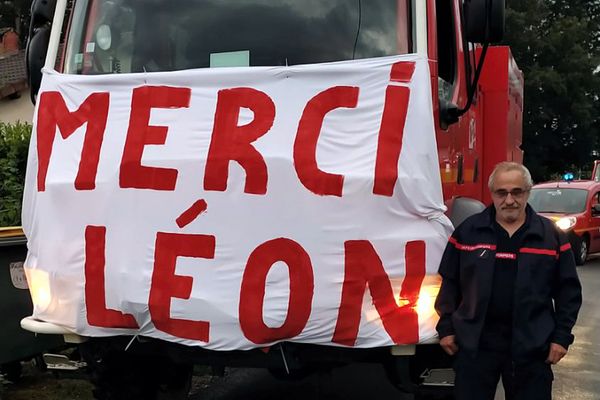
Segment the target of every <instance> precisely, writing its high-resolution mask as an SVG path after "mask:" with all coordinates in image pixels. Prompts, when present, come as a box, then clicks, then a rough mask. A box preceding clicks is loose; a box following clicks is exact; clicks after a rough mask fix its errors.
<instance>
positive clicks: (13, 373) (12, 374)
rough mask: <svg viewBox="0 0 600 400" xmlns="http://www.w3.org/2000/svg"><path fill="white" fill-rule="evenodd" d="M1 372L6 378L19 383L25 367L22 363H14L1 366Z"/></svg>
mask: <svg viewBox="0 0 600 400" xmlns="http://www.w3.org/2000/svg"><path fill="white" fill-rule="evenodd" d="M0 372H2V374H3V375H4V377H5V378H6V379H7V380H9V381H11V382H13V383H16V382H19V380H21V374H22V373H23V366H22V365H21V362H20V361H12V362H9V363H6V364H2V365H1V366H0Z"/></svg>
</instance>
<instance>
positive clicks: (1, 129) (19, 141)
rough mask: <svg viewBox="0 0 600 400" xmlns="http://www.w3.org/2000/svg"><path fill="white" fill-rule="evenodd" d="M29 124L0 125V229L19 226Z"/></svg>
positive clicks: (29, 132)
mask: <svg viewBox="0 0 600 400" xmlns="http://www.w3.org/2000/svg"><path fill="white" fill-rule="evenodd" d="M30 137H31V125H30V124H28V123H21V122H17V123H15V124H7V123H4V122H0V227H1V226H19V225H21V201H22V200H23V183H24V182H25V167H26V166H27V150H28V148H29V138H30Z"/></svg>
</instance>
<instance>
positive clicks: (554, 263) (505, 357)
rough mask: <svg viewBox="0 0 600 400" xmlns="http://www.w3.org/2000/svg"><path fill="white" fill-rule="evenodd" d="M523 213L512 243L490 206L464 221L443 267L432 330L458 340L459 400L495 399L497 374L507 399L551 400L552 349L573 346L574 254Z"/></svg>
mask: <svg viewBox="0 0 600 400" xmlns="http://www.w3.org/2000/svg"><path fill="white" fill-rule="evenodd" d="M526 213H527V217H526V222H525V224H524V225H523V226H522V227H521V228H520V229H519V230H518V231H517V232H515V234H514V235H513V236H512V237H509V236H508V234H507V233H506V231H504V229H503V228H502V227H500V226H499V225H498V224H497V222H496V220H495V210H494V208H493V207H488V208H487V209H486V210H484V211H483V212H481V213H479V214H477V215H474V216H472V217H470V218H468V219H467V220H465V221H464V222H463V223H462V224H461V225H460V226H459V227H458V228H457V229H456V230H455V232H454V233H453V234H452V236H451V238H450V239H449V242H448V245H447V247H446V251H445V252H444V256H443V258H442V261H441V263H440V269H439V273H440V275H441V276H442V278H443V281H442V286H441V289H440V292H439V294H438V298H437V300H436V309H437V311H438V313H439V315H440V321H439V323H438V325H437V331H438V333H439V336H440V338H442V337H445V336H448V335H456V342H457V345H458V346H459V354H458V355H457V364H456V372H457V377H456V389H457V398H459V399H477V400H482V399H486V398H492V399H493V392H495V387H496V385H497V382H498V379H499V376H500V375H503V376H504V375H506V376H505V378H504V379H503V381H504V383H505V385H507V383H508V384H510V387H508V388H507V389H508V390H507V394H508V395H509V397H508V398H527V399H528V400H533V399H549V398H550V397H549V396H550V392H551V382H552V371H551V370H550V367H549V366H548V365H546V364H545V363H544V361H545V359H546V357H547V355H548V352H549V347H550V343H552V342H553V343H557V344H560V345H561V346H563V347H564V348H568V346H569V345H570V344H571V343H572V342H573V335H572V334H571V330H572V328H573V326H574V325H575V321H576V319H577V314H578V312H579V308H580V307H581V285H580V283H579V279H578V277H577V272H576V269H575V260H574V257H573V252H572V251H571V248H570V245H569V243H568V240H567V238H566V236H565V235H564V233H563V232H561V231H559V230H558V229H557V228H556V227H555V225H554V223H552V222H551V221H550V220H548V219H546V218H544V217H541V216H539V215H537V214H536V213H535V212H534V211H533V210H532V209H531V207H529V206H527V208H526ZM540 385H541V386H540ZM536 386H537V389H536V390H530V391H531V393H526V392H528V390H526V389H525V387H532V388H536ZM479 389H480V391H479V392H473V390H479ZM519 389H520V390H519ZM461 390H462V391H463V392H462V393H461ZM515 390H516V393H514V396H516V397H513V396H512V395H511V394H510V393H513V392H515ZM490 392H491V393H492V394H491V397H489V393H490ZM525 396H526V397H525Z"/></svg>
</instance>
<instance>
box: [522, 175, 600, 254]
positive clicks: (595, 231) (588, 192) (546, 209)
mask: <svg viewBox="0 0 600 400" xmlns="http://www.w3.org/2000/svg"><path fill="white" fill-rule="evenodd" d="M529 204H530V205H531V206H532V207H533V209H534V210H536V211H537V212H538V213H540V214H541V215H544V216H545V217H548V218H550V219H551V220H553V221H554V222H555V223H556V225H557V226H558V227H559V228H560V229H562V230H563V231H565V232H567V234H568V236H569V241H570V242H571V246H572V247H573V252H574V253H575V261H576V262H577V265H583V264H584V263H585V260H586V259H587V257H588V254H590V253H597V252H600V182H598V181H595V180H578V181H570V182H569V181H557V182H546V183H541V184H538V185H535V186H534V187H533V188H532V189H531V195H530V196H529Z"/></svg>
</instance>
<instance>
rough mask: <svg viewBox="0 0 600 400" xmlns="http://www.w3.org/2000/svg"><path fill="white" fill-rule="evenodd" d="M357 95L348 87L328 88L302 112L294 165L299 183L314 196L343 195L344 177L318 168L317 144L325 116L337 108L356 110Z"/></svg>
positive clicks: (352, 88) (353, 88) (295, 145)
mask: <svg viewBox="0 0 600 400" xmlns="http://www.w3.org/2000/svg"><path fill="white" fill-rule="evenodd" d="M358 92H359V89H358V88H357V87H350V86H336V87H332V88H329V89H327V90H325V91H323V92H321V93H319V94H318V95H316V96H315V97H313V98H312V99H310V100H309V102H308V103H307V104H306V107H305V108H304V111H303V113H302V118H301V119H300V123H299V124H298V133H297V135H296V140H295V141H294V166H295V168H296V174H297V175H298V178H299V179H300V182H302V184H303V185H304V187H306V188H307V189H308V190H310V191H311V192H313V193H315V194H317V195H330V196H342V188H343V185H344V176H343V175H338V174H330V173H327V172H324V171H322V170H320V169H319V166H318V165H317V142H318V140H319V135H320V134H321V129H322V127H323V120H324V119H325V116H326V115H327V114H328V113H329V112H330V111H332V110H335V109H336V108H341V107H345V108H355V107H356V104H357V103H358Z"/></svg>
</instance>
